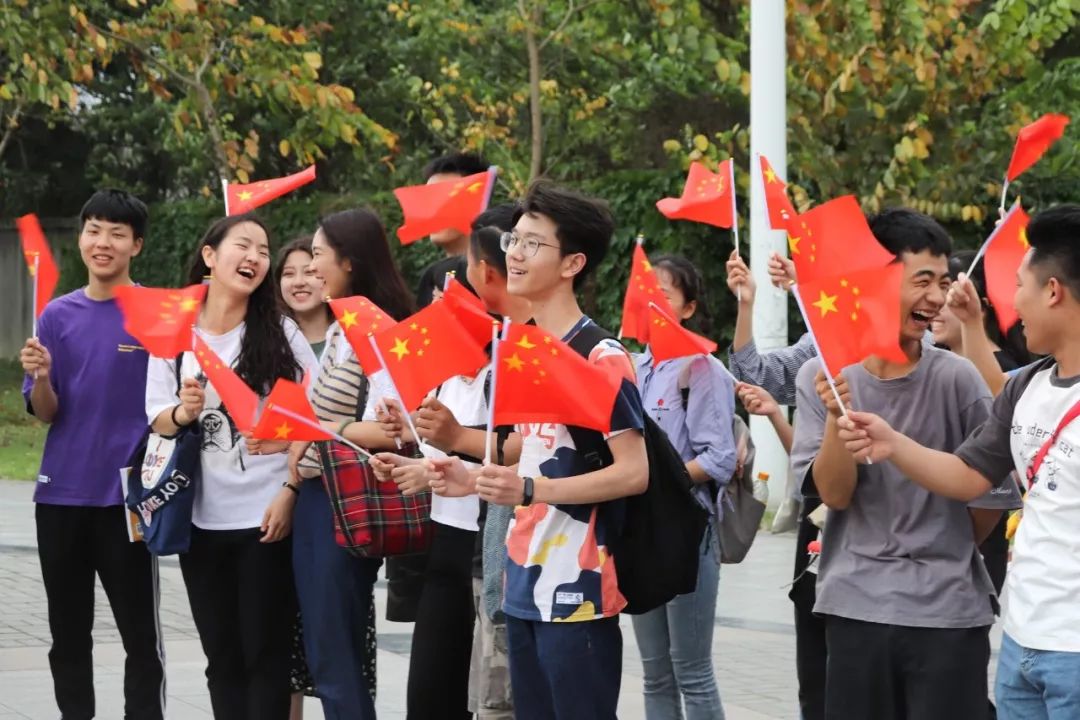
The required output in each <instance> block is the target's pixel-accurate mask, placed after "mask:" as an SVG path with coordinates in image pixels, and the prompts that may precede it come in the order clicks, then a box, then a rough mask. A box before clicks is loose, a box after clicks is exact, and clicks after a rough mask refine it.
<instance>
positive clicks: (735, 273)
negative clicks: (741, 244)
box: [725, 250, 757, 305]
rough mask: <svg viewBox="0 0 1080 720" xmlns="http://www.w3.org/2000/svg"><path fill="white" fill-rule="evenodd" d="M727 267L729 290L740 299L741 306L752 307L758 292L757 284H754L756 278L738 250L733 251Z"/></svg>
mask: <svg viewBox="0 0 1080 720" xmlns="http://www.w3.org/2000/svg"><path fill="white" fill-rule="evenodd" d="M725 267H726V268H727V286H728V289H729V290H731V292H732V293H733V294H735V295H736V296H737V297H738V298H739V302H740V303H741V304H743V305H752V304H753V303H754V293H755V292H756V291H757V284H756V283H755V282H754V276H753V275H752V274H751V273H750V268H749V267H747V265H746V263H745V262H744V261H743V259H742V258H741V257H740V256H739V251H738V250H732V251H731V255H729V256H728V260H727V263H726V264H725ZM740 288H742V289H741V290H740Z"/></svg>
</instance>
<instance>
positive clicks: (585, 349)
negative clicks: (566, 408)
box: [566, 320, 616, 470]
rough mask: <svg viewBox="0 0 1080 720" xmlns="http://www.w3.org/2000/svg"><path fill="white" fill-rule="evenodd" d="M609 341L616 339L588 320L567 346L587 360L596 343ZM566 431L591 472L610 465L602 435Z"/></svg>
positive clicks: (570, 427) (575, 429)
mask: <svg viewBox="0 0 1080 720" xmlns="http://www.w3.org/2000/svg"><path fill="white" fill-rule="evenodd" d="M609 339H610V340H615V339H616V338H615V336H614V335H612V334H611V333H610V332H608V331H607V330H605V329H604V328H602V327H600V326H599V325H597V324H596V323H594V322H592V321H591V320H590V321H589V322H587V323H586V324H585V326H584V327H582V328H581V329H580V330H578V331H577V332H576V333H574V336H573V337H571V338H570V340H569V341H568V342H567V344H568V345H569V346H570V348H571V349H572V350H573V351H574V352H576V353H577V354H578V355H580V356H581V357H583V358H585V359H586V360H588V359H589V353H591V352H592V350H593V348H595V347H596V345H597V343H599V342H601V341H603V340H609ZM566 430H567V432H569V433H570V438H571V439H572V440H573V441H574V447H575V448H576V449H577V451H578V452H580V453H581V454H582V456H583V457H584V458H585V462H586V464H588V466H589V467H590V468H591V469H592V470H600V469H602V468H605V467H607V466H608V465H610V464H611V461H612V457H611V449H610V448H608V444H607V441H606V440H605V439H604V435H603V433H600V432H597V431H596V430H592V429H590V428H583V427H577V426H576V425H567V426H566Z"/></svg>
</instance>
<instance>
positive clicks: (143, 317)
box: [116, 285, 206, 360]
mask: <svg viewBox="0 0 1080 720" xmlns="http://www.w3.org/2000/svg"><path fill="white" fill-rule="evenodd" d="M205 298H206V285H189V286H188V287H186V288H182V289H180V290H172V289H169V288H150V287H139V286H138V285H124V286H121V287H118V288H116V304H117V305H119V306H120V312H121V313H123V314H124V329H125V330H127V331H128V333H129V334H130V335H132V336H133V337H134V338H135V339H136V340H138V341H139V342H141V343H142V346H143V347H144V348H146V352H148V353H150V354H151V355H153V356H154V357H160V358H166V359H168V360H172V359H174V358H175V357H176V356H177V355H179V354H180V353H182V352H184V351H185V350H190V349H191V326H192V325H194V324H195V322H196V320H198V318H199V311H200V310H202V304H203V300H204V299H205Z"/></svg>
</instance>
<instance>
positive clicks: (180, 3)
mask: <svg viewBox="0 0 1080 720" xmlns="http://www.w3.org/2000/svg"><path fill="white" fill-rule="evenodd" d="M128 4H129V5H131V6H133V7H134V6H135V1H134V0H128ZM173 7H175V8H176V9H177V10H179V11H180V12H185V13H189V12H198V10H199V3H197V2H196V1H195V0H173Z"/></svg>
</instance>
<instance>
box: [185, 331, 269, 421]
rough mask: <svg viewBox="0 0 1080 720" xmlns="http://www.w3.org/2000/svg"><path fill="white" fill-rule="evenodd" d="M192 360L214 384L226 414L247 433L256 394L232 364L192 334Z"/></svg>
mask: <svg viewBox="0 0 1080 720" xmlns="http://www.w3.org/2000/svg"><path fill="white" fill-rule="evenodd" d="M194 349H195V359H196V360H197V361H198V363H199V367H201V368H202V371H203V373H205V374H206V378H207V379H208V380H209V381H210V384H211V385H213V386H214V390H215V391H216V392H217V394H218V397H220V398H221V402H222V403H224V404H225V409H226V410H228V411H229V416H230V417H231V418H232V419H233V422H235V423H236V427H237V428H239V429H240V431H241V432H248V431H249V430H251V429H252V427H254V426H255V414H256V413H257V412H258V409H259V396H258V395H256V394H255V391H254V390H252V389H251V388H249V387H248V386H247V385H246V384H245V383H244V381H243V380H241V379H240V376H239V375H237V374H236V373H235V372H234V371H233V369H232V368H231V367H229V366H228V365H226V364H225V363H223V362H222V361H221V358H220V357H218V355H217V353H215V352H214V351H213V350H211V349H210V347H209V346H208V345H207V344H206V343H205V342H204V341H203V339H202V338H201V337H199V335H198V333H196V334H195V346H194Z"/></svg>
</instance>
